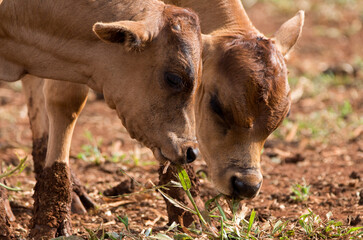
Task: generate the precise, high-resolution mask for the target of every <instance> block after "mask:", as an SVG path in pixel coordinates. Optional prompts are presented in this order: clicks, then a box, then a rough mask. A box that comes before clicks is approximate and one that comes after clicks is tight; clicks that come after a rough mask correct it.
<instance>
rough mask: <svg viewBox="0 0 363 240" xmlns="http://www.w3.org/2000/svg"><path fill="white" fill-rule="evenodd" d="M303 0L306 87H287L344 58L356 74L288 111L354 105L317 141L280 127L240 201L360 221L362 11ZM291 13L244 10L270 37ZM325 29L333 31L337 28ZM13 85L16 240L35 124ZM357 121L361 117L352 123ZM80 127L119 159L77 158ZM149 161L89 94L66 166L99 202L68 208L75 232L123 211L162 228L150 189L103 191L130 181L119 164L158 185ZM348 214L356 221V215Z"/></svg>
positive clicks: (23, 226) (5, 97)
mask: <svg viewBox="0 0 363 240" xmlns="http://www.w3.org/2000/svg"><path fill="white" fill-rule="evenodd" d="M299 2H301V1H299ZM305 2H306V3H309V4H310V11H307V15H306V25H305V27H304V34H303V37H302V38H301V39H300V42H299V44H298V45H297V47H296V50H295V51H294V52H293V53H292V54H291V56H290V57H291V58H290V61H289V68H290V73H291V74H290V75H291V76H292V77H293V78H296V79H299V81H302V80H301V79H304V78H305V79H306V78H307V79H310V81H308V83H309V84H310V85H303V86H302V85H299V82H298V83H297V84H295V85H293V87H292V88H293V90H299V88H302V89H303V90H305V91H311V90H309V88H311V87H315V86H316V85H315V84H316V83H314V82H313V81H316V79H317V78H314V77H312V76H317V75H319V74H320V73H321V72H323V71H324V70H326V69H327V68H328V67H330V68H331V69H333V70H334V69H337V67H336V66H340V65H341V64H349V66H353V67H355V69H356V70H355V72H354V73H350V72H348V73H346V72H344V73H343V74H346V75H347V77H348V78H351V79H352V81H351V82H350V83H348V84H345V85H343V84H336V85H329V86H325V85H324V87H323V88H321V92H318V93H317V94H303V95H302V96H299V97H297V99H296V100H295V102H294V104H293V106H292V109H291V117H290V119H291V120H290V122H291V123H292V125H294V124H298V123H299V121H302V120H304V119H305V120H306V121H310V120H309V119H310V118H309V116H310V114H312V113H314V112H318V113H319V112H322V111H323V110H324V109H337V106H340V105H342V104H343V103H344V101H349V102H350V104H351V108H352V111H351V112H349V114H348V115H347V116H344V118H342V119H340V120H341V121H343V125H339V124H338V122H336V121H338V120H336V119H334V118H333V117H332V118H329V116H331V115H328V117H327V119H325V120H322V121H323V124H322V126H323V127H325V128H326V129H321V127H320V126H319V127H320V128H318V132H319V131H323V130H324V131H325V130H329V131H330V133H329V134H326V135H324V136H320V135H319V136H320V137H317V138H316V137H314V136H313V134H312V133H311V132H312V131H313V130H311V129H309V127H308V126H309V125H308V126H305V127H302V128H297V127H294V126H293V127H291V126H290V125H286V126H285V125H284V126H282V127H281V129H280V130H279V131H280V132H281V133H282V135H283V136H282V137H278V136H272V137H271V138H270V139H269V140H268V141H267V143H266V146H265V150H264V154H263V156H262V169H263V175H264V183H263V187H262V190H261V193H260V195H259V196H258V197H257V198H256V199H254V200H250V201H244V202H243V203H244V204H246V206H247V207H248V208H249V209H255V210H256V211H257V214H258V216H259V220H260V221H265V220H267V219H271V218H282V219H289V220H291V221H296V219H298V217H299V216H300V215H302V214H303V213H305V212H306V210H307V209H308V208H310V209H311V210H313V211H314V212H315V213H316V214H319V215H320V216H321V217H322V218H324V216H325V215H326V214H327V213H328V212H332V214H333V219H336V220H340V221H342V222H343V223H345V224H351V225H360V226H362V225H363V205H362V204H363V203H362V202H363V200H362V198H363V196H362V195H363V192H362V191H363V134H362V133H363V126H362V119H363V88H362V85H363V73H362V72H363V67H362V66H360V68H359V66H358V65H357V66H358V67H356V65H354V64H356V63H355V62H356V61H355V60H354V59H356V58H357V57H358V58H359V57H360V61H361V63H363V59H362V58H363V47H362V41H363V40H362V39H363V30H362V23H363V7H361V6H360V7H361V8H359V9H360V11H361V12H360V11H359V9H350V8H346V7H335V8H332V9H333V10H334V11H337V13H339V14H338V15H337V16H340V19H331V18H329V15H328V14H326V15H324V14H323V13H321V12H319V9H316V6H320V5H319V4H320V3H323V2H325V1H305ZM358 2H359V1H358ZM314 4H315V5H314ZM327 6H328V7H329V6H330V5H327ZM333 10H331V11H333ZM293 12H294V10H291V11H289V12H283V11H280V10H278V9H277V8H276V7H274V6H273V5H271V4H267V3H260V2H259V3H257V4H255V5H254V6H253V7H251V8H250V9H248V13H249V15H250V16H251V18H252V20H253V22H254V23H255V25H256V26H257V28H258V29H260V30H261V31H262V32H264V33H266V34H267V35H270V36H271V35H272V33H273V32H274V30H276V29H277V27H278V26H279V25H280V24H281V23H282V22H283V21H284V20H286V19H287V18H288V17H290V16H292V15H293ZM359 14H362V15H359ZM266 20H267V21H266ZM357 21H358V22H357ZM354 24H355V25H357V26H356V28H357V30H356V31H355V32H353V33H346V32H345V30H347V31H348V30H349V28H350V27H352V26H355V25H354ZM359 26H360V27H359ZM323 27H324V29H325V30H326V29H328V28H329V29H336V30H337V31H338V33H339V34H340V35H339V34H338V33H337V34H338V35H337V36H335V35H334V36H331V35H328V36H327V35H324V34H323V33H321V32H319V29H321V28H323ZM330 31H331V32H333V33H334V31H333V30H330ZM352 31H353V30H352ZM351 83H352V84H351ZM19 85H20V84H19ZM19 85H17V84H15V85H14V84H12V85H9V84H5V83H0V163H1V161H2V164H3V166H4V167H3V169H5V168H6V167H7V166H9V165H11V164H13V165H16V164H17V163H18V159H17V157H16V155H15V154H16V153H17V154H19V155H20V156H28V158H29V160H28V161H27V164H28V166H27V168H26V169H25V171H24V172H22V173H21V174H20V175H17V176H13V177H10V178H9V179H7V183H8V185H10V186H16V185H18V186H20V187H21V188H22V189H23V191H21V192H17V193H14V192H10V193H9V195H10V200H11V206H12V208H13V211H14V214H15V216H16V218H17V220H16V222H14V223H13V225H12V229H13V231H14V232H15V234H16V235H17V236H18V237H17V238H18V239H24V238H25V237H26V236H27V234H28V231H29V229H28V225H29V221H30V218H31V210H32V204H33V199H32V194H33V187H34V185H35V179H34V174H33V172H32V169H33V166H32V160H31V144H32V143H31V131H30V128H29V124H28V119H27V110H26V105H25V99H24V97H23V96H22V94H21V91H19ZM294 87H295V89H294ZM312 92H313V91H312ZM323 117H324V116H322V118H323ZM354 119H358V120H357V121H353V120H354ZM340 120H339V121H340ZM311 121H312V120H311ZM344 123H345V125H344ZM313 124H314V122H313ZM289 126H290V127H289ZM295 126H297V125H295ZM86 130H89V131H90V132H91V133H92V134H93V136H94V138H95V139H101V138H102V140H103V141H102V144H101V151H102V153H105V154H107V155H111V153H118V154H126V155H127V157H126V158H125V160H124V161H123V163H122V162H118V163H113V162H111V161H105V162H103V163H101V165H100V166H96V165H95V164H93V163H89V162H86V161H83V160H81V159H77V155H78V153H80V152H82V151H83V150H82V145H85V144H90V142H89V140H87V138H86V137H85V136H84V135H85V134H84V133H85V131H86ZM130 154H133V155H134V156H135V157H134V158H139V159H141V160H140V162H139V163H135V162H134V161H129V162H126V160H128V159H131V158H132V157H130ZM154 161H155V160H154V159H153V157H152V153H151V152H150V151H149V150H148V149H146V148H144V147H142V146H141V145H140V144H139V143H137V142H136V141H134V140H132V139H130V138H129V136H128V134H127V132H126V130H125V129H124V128H123V127H122V125H121V122H120V120H119V119H118V118H117V116H116V114H115V112H113V111H112V110H110V109H109V108H108V107H107V106H106V105H105V103H103V102H102V101H96V100H95V98H94V96H93V95H91V96H90V100H89V101H88V103H87V105H86V107H85V109H84V111H83V113H82V114H81V117H80V119H79V121H78V124H77V126H76V130H75V134H74V138H73V143H72V148H71V166H72V168H73V170H74V171H75V172H76V174H77V175H78V177H79V178H80V180H81V181H82V183H83V184H84V185H85V187H86V188H87V190H88V193H89V195H90V196H91V198H92V199H93V200H95V202H96V203H97V204H98V206H99V208H98V209H97V210H96V211H94V212H90V213H88V214H87V215H77V214H73V215H72V224H73V232H74V233H75V234H77V235H80V236H86V235H87V234H86V231H85V229H84V228H83V227H87V228H90V229H94V230H95V229H97V228H98V227H99V226H100V224H101V223H103V226H104V228H105V229H106V230H107V231H116V232H117V231H118V232H119V231H121V230H122V229H124V227H123V225H122V224H121V223H120V222H119V221H117V220H116V216H125V215H127V216H128V217H129V222H130V229H132V231H135V232H141V231H142V229H146V228H148V227H152V228H153V229H158V228H161V227H163V226H165V224H166V223H167V215H166V210H165V203H164V200H163V199H162V198H161V196H160V194H158V193H157V192H155V191H150V192H146V193H139V194H135V195H132V196H130V197H123V198H118V199H113V200H112V201H111V199H108V198H106V197H103V196H102V194H100V193H102V192H103V191H104V190H106V189H109V188H110V187H113V186H115V185H117V184H118V183H120V181H123V180H126V179H128V178H129V177H128V176H125V175H124V174H122V172H121V171H120V170H121V169H122V170H123V171H124V172H126V173H127V175H129V176H131V177H132V178H134V179H135V180H137V181H138V182H139V183H141V184H142V185H144V186H147V187H150V186H151V183H150V182H153V183H155V184H156V183H157V182H158V175H157V171H158V164H157V163H156V162H154ZM195 168H196V169H204V170H206V165H205V163H204V162H203V161H202V160H197V161H196V163H195ZM302 179H305V181H306V183H307V184H309V185H311V189H310V192H311V195H310V197H309V199H308V200H307V201H305V202H303V203H296V202H294V201H292V200H290V195H291V186H292V185H293V184H294V183H302V182H303V180H302ZM201 182H202V188H201V189H202V193H201V194H202V197H203V198H204V199H208V198H210V197H211V196H214V195H215V194H216V192H215V191H214V188H213V185H212V183H210V182H209V181H208V180H207V179H202V180H201ZM135 188H136V191H138V190H140V189H141V187H140V186H139V185H138V184H136V186H135ZM359 193H360V194H359ZM359 201H360V203H359ZM352 219H355V221H353V222H352ZM359 221H360V222H359Z"/></svg>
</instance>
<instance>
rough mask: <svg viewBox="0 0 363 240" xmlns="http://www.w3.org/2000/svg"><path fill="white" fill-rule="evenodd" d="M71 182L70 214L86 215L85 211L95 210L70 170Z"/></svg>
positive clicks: (79, 182) (94, 205)
mask: <svg viewBox="0 0 363 240" xmlns="http://www.w3.org/2000/svg"><path fill="white" fill-rule="evenodd" d="M71 180H72V189H73V192H72V212H73V213H77V214H86V213H87V210H90V209H94V208H96V204H95V203H94V202H93V201H92V199H91V198H90V197H89V196H88V194H87V192H86V189H85V188H84V187H83V185H82V184H81V181H80V180H79V179H78V178H77V176H76V175H75V173H74V172H73V171H72V170H71Z"/></svg>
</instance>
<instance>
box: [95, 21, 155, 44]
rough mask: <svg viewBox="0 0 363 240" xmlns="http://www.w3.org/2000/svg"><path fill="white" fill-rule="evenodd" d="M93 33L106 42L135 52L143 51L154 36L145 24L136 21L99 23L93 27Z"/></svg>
mask: <svg viewBox="0 0 363 240" xmlns="http://www.w3.org/2000/svg"><path fill="white" fill-rule="evenodd" d="M93 31H94V33H95V34H96V35H97V37H98V38H100V39H101V40H103V41H105V42H109V43H118V44H123V45H125V47H126V48H127V49H128V50H134V51H142V50H143V48H144V47H145V45H146V44H147V43H148V42H150V41H151V40H152V34H151V33H150V32H149V31H148V30H147V29H146V27H145V25H144V23H142V22H136V21H120V22H111V23H102V22H98V23H96V24H95V25H93Z"/></svg>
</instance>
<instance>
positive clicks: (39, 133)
mask: <svg viewBox="0 0 363 240" xmlns="http://www.w3.org/2000/svg"><path fill="white" fill-rule="evenodd" d="M22 82H23V92H24V94H25V96H26V100H27V106H28V116H29V122H30V127H31V130H32V134H33V151H32V155H33V162H34V172H35V178H38V176H39V175H40V174H41V172H42V171H43V168H44V165H45V157H46V154H47V146H48V135H49V120H48V113H47V111H46V109H45V98H44V93H43V87H44V82H45V80H44V79H42V78H38V77H35V76H31V75H26V76H25V77H24V78H23V79H22ZM71 176H72V187H73V192H72V212H74V213H79V214H84V213H86V212H87V211H86V209H91V208H94V207H95V204H94V203H93V201H92V200H91V199H90V198H89V197H88V195H87V193H86V191H85V189H84V187H83V186H82V185H81V182H80V181H79V180H78V178H77V177H76V175H75V174H74V173H73V172H72V171H71Z"/></svg>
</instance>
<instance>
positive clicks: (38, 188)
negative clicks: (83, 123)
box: [30, 80, 88, 240]
mask: <svg viewBox="0 0 363 240" xmlns="http://www.w3.org/2000/svg"><path fill="white" fill-rule="evenodd" d="M87 93H88V87H87V86H85V85H79V84H73V83H67V82H60V81H55V80H46V82H45V83H44V96H45V106H46V109H47V113H48V117H49V140H48V147H47V153H46V160H45V163H44V168H43V170H42V172H41V173H40V174H39V175H38V176H37V183H36V185H35V189H34V190H35V193H34V196H33V198H34V210H33V211H34V215H33V219H32V229H31V232H30V238H31V239H37V240H38V239H51V238H54V237H56V236H62V235H66V236H67V235H70V233H71V222H70V215H69V214H70V208H71V173H70V169H69V149H70V145H71V139H72V134H73V130H74V126H75V124H76V121H77V119H78V116H79V114H80V112H81V110H82V109H83V106H84V104H85V103H86V99H87Z"/></svg>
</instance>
